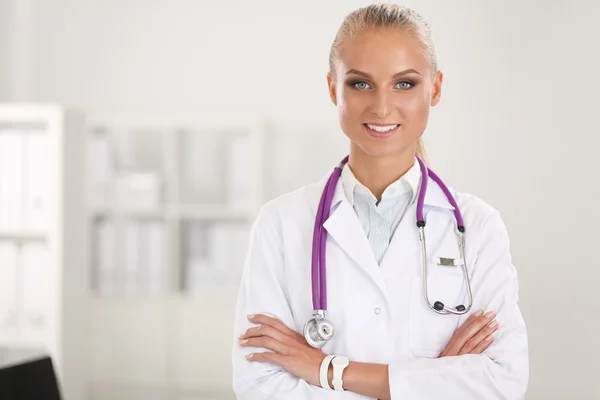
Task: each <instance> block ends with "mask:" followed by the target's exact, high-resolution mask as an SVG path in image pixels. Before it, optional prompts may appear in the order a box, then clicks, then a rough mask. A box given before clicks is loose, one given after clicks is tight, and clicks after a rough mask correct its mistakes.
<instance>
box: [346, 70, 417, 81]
mask: <svg viewBox="0 0 600 400" xmlns="http://www.w3.org/2000/svg"><path fill="white" fill-rule="evenodd" d="M410 73H415V74H417V75H421V74H420V73H419V71H417V70H416V69H412V68H410V69H406V70H404V71H401V72H398V73H396V74H394V76H392V80H395V79H397V78H400V77H401V76H404V75H406V74H410ZM349 74H356V75H362V76H364V77H366V78H369V79H372V78H371V75H369V74H368V73H366V72H363V71H359V70H357V69H349V70H348V72H346V75H349Z"/></svg>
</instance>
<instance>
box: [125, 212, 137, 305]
mask: <svg viewBox="0 0 600 400" xmlns="http://www.w3.org/2000/svg"><path fill="white" fill-rule="evenodd" d="M123 234H124V238H123V243H124V244H125V247H124V250H125V253H124V256H125V257H124V262H123V264H122V267H123V269H124V271H123V272H124V274H123V276H124V278H125V280H124V284H125V285H124V288H123V289H124V294H125V295H127V296H135V295H137V294H138V292H139V287H138V285H139V265H140V254H141V251H140V250H141V248H140V247H141V246H140V235H139V228H138V223H137V221H126V222H125V224H124V229H123Z"/></svg>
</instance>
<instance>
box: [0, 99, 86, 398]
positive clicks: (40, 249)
mask: <svg viewBox="0 0 600 400" xmlns="http://www.w3.org/2000/svg"><path fill="white" fill-rule="evenodd" d="M84 129H85V128H84V119H83V116H82V114H80V113H77V112H74V111H70V110H66V109H65V108H63V107H61V106H60V105H55V104H41V105H40V104H3V103H0V347H10V348H14V347H27V348H38V349H42V350H43V351H46V352H48V353H49V354H50V355H51V356H52V358H53V362H54V365H55V368H56V371H57V374H58V379H59V381H60V382H61V386H62V391H63V395H64V397H65V399H67V400H70V399H82V398H84V390H85V381H86V379H87V375H86V374H87V371H88V368H87V367H88V364H87V360H88V358H89V356H88V354H89V347H88V342H87V339H88V331H87V327H88V326H89V324H88V320H87V317H88V309H89V303H88V301H87V300H88V293H89V290H88V282H89V273H88V265H87V259H88V256H89V255H88V247H87V245H88V240H87V236H86V232H87V221H88V220H87V218H86V216H87V212H86V208H85V197H84V181H83V179H84V176H83V171H84V158H83V152H82V151H81V150H82V149H83V146H84V137H85V136H84Z"/></svg>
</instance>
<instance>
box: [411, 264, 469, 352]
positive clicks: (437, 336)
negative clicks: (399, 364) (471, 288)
mask: <svg viewBox="0 0 600 400" xmlns="http://www.w3.org/2000/svg"><path fill="white" fill-rule="evenodd" d="M433 267H435V266H433ZM430 268H432V266H430ZM463 282H464V281H463V277H462V275H457V274H448V273H433V274H430V276H429V280H428V282H427V285H428V293H429V302H430V303H431V304H434V303H435V302H436V301H441V302H442V303H444V304H445V305H446V306H449V307H455V306H457V305H458V304H464V305H465V306H466V305H467V304H468V303H465V302H466V299H464V298H463V296H462V293H463ZM459 318H460V316H458V315H454V314H448V315H442V314H438V313H436V312H435V311H433V310H432V309H431V308H429V306H428V305H427V301H426V300H425V295H424V288H423V277H421V276H419V277H417V276H415V277H413V278H412V281H411V286H410V305H409V317H408V336H409V337H408V342H409V347H410V349H411V350H412V352H413V353H414V355H415V356H418V357H432V358H437V357H438V356H439V355H440V353H441V352H442V350H444V348H445V347H446V345H447V344H448V342H449V341H450V338H451V337H452V335H453V334H454V331H455V330H456V328H458V322H459Z"/></svg>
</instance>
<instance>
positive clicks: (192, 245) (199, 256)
mask: <svg viewBox="0 0 600 400" xmlns="http://www.w3.org/2000/svg"><path fill="white" fill-rule="evenodd" d="M209 229H210V227H209V225H208V224H206V223H202V222H199V221H190V222H188V223H187V224H186V229H185V233H184V235H185V236H184V249H185V253H184V255H183V257H182V259H183V260H184V263H185V264H184V265H185V283H184V288H185V290H186V292H187V293H188V294H191V295H197V294H202V293H204V292H205V289H206V288H209V287H211V286H212V285H213V283H214V278H215V266H214V264H213V263H212V262H211V261H212V260H210V258H209V256H210V254H209V250H210V249H209V246H210V244H209V241H210V237H209Z"/></svg>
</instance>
